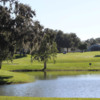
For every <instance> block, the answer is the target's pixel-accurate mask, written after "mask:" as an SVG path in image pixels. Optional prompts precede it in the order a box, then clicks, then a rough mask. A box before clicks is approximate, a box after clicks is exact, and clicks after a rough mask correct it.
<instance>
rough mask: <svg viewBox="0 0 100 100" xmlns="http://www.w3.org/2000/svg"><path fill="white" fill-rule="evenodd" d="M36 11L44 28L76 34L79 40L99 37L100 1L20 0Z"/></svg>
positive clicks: (37, 17)
mask: <svg viewBox="0 0 100 100" xmlns="http://www.w3.org/2000/svg"><path fill="white" fill-rule="evenodd" d="M20 2H22V3H24V4H28V5H29V6H30V7H32V9H33V10H35V11H36V18H34V20H38V21H40V23H41V25H43V26H44V27H45V28H51V29H54V30H62V31H63V32H64V33H71V32H73V33H76V35H77V36H78V37H79V38H80V39H81V40H86V39H90V38H98V37H100V0H20Z"/></svg>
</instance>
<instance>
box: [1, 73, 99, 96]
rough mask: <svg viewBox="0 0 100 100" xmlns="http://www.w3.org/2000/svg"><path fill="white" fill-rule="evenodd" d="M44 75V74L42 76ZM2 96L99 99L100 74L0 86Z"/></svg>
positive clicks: (37, 78)
mask: <svg viewBox="0 0 100 100" xmlns="http://www.w3.org/2000/svg"><path fill="white" fill-rule="evenodd" d="M44 75H46V74H44ZM0 95H2V96H26V97H72V98H73V97H81V98H82V97H84V98H89V97H90V98H100V74H97V75H95V74H87V75H74V76H73V75H71V76H69V75H68V76H56V77H55V78H54V77H53V78H52V75H51V76H49V78H46V76H44V78H42V79H41V78H39V77H38V76H36V81H35V82H33V83H26V84H16V85H3V86H0Z"/></svg>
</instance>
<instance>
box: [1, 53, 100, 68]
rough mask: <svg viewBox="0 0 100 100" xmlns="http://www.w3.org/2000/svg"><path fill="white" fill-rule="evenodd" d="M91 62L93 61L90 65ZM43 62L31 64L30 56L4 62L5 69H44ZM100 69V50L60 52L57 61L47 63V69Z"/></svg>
mask: <svg viewBox="0 0 100 100" xmlns="http://www.w3.org/2000/svg"><path fill="white" fill-rule="evenodd" d="M89 63H92V65H91V66H89ZM42 68H43V63H42V62H38V61H33V63H32V64H31V62H30V56H29V55H28V56H27V57H24V58H19V59H14V60H13V63H10V62H9V63H7V62H6V61H4V62H3V67H2V69H3V70H17V69H19V70H20V69H42ZM88 69H100V52H84V53H67V54H58V55H57V58H56V63H55V64H54V63H53V60H52V59H51V60H49V61H48V63H47V70H88Z"/></svg>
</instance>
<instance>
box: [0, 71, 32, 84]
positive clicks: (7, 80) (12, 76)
mask: <svg viewBox="0 0 100 100" xmlns="http://www.w3.org/2000/svg"><path fill="white" fill-rule="evenodd" d="M32 81H34V78H32V77H30V76H29V75H27V74H23V73H16V72H9V71H5V70H0V84H11V83H12V84H14V83H26V82H32Z"/></svg>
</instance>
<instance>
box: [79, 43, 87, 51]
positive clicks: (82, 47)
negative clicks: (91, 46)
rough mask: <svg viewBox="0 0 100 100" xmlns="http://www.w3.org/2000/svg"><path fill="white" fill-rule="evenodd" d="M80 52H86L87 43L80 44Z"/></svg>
mask: <svg viewBox="0 0 100 100" xmlns="http://www.w3.org/2000/svg"><path fill="white" fill-rule="evenodd" d="M78 48H79V49H80V50H82V51H83V50H86V49H87V44H86V43H80V45H79V47H78Z"/></svg>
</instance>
